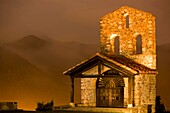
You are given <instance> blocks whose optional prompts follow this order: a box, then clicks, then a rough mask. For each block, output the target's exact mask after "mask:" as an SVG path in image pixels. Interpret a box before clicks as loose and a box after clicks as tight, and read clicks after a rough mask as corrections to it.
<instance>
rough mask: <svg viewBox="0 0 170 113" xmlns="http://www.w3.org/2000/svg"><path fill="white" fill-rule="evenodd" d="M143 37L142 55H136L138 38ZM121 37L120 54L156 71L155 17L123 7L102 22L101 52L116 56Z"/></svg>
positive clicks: (104, 17) (106, 16)
mask: <svg viewBox="0 0 170 113" xmlns="http://www.w3.org/2000/svg"><path fill="white" fill-rule="evenodd" d="M139 35H141V37H142V54H138V55H136V37H137V36H139ZM115 37H119V43H120V44H119V45H120V47H119V48H120V51H119V52H120V54H121V55H125V56H127V57H130V58H132V59H133V60H135V61H137V62H139V63H142V64H144V65H146V66H147V67H150V68H152V69H156V38H155V17H154V16H153V15H152V14H151V13H147V12H143V11H141V10H137V9H134V8H130V7H127V6H123V7H121V8H120V9H118V10H116V11H114V12H112V13H109V14H107V15H105V16H103V17H102V18H101V21H100V42H101V52H102V53H104V54H108V55H113V54H114V50H115V47H114V38H115Z"/></svg>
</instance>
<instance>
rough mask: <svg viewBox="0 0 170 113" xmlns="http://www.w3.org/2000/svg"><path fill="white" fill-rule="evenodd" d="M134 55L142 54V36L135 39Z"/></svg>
mask: <svg viewBox="0 0 170 113" xmlns="http://www.w3.org/2000/svg"><path fill="white" fill-rule="evenodd" d="M136 54H142V36H141V35H138V36H137V37H136Z"/></svg>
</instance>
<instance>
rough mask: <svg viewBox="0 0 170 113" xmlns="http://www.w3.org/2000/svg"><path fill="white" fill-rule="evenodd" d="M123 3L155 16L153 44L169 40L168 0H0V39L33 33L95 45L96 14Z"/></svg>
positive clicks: (96, 40) (20, 36)
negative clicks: (155, 38)
mask: <svg viewBox="0 0 170 113" xmlns="http://www.w3.org/2000/svg"><path fill="white" fill-rule="evenodd" d="M124 5H126V6H130V7H133V8H137V9H140V10H143V11H146V12H150V13H152V14H153V15H155V16H156V26H157V44H164V43H170V38H169V35H170V32H169V25H170V21H169V18H170V7H169V5H170V0H0V42H1V43H4V42H9V41H14V40H17V39H20V38H22V37H24V36H27V35H32V34H33V35H38V36H40V37H48V38H52V39H55V40H58V41H64V42H67V41H76V42H82V43H92V44H93V43H95V44H96V43H99V39H100V36H99V30H100V29H99V28H100V27H99V21H100V17H102V16H104V15H106V14H107V13H109V12H113V11H114V10H116V9H118V8H120V7H121V6H124Z"/></svg>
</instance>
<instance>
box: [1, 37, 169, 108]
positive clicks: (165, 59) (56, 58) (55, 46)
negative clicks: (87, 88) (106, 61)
mask: <svg viewBox="0 0 170 113" xmlns="http://www.w3.org/2000/svg"><path fill="white" fill-rule="evenodd" d="M4 47H5V48H6V49H4V48H3V51H8V52H7V53H6V54H7V55H6V56H7V57H4V59H3V60H2V59H1V60H2V61H4V62H6V65H4V64H0V65H1V67H3V66H4V67H5V68H7V67H8V66H11V68H12V67H13V68H17V67H18V66H15V65H14V66H13V65H11V62H14V61H15V63H14V64H18V63H19V62H20V60H21V59H22V60H24V61H25V62H27V63H26V64H27V65H28V64H29V65H30V67H31V70H33V69H34V68H35V70H36V73H39V74H36V73H35V72H34V73H33V72H31V73H27V72H24V71H23V72H22V71H18V72H20V73H21V74H20V75H22V76H23V78H24V79H23V81H24V83H26V84H25V85H23V86H22V87H21V86H20V84H19V82H16V81H14V80H13V82H15V83H16V84H17V85H16V88H18V89H19V88H23V89H21V91H24V90H25V89H30V86H29V84H32V87H33V90H31V89H30V90H31V91H33V92H37V89H36V88H37V87H39V90H38V92H37V93H31V92H30V93H29V95H27V100H31V101H32V102H30V101H28V103H34V107H33V105H32V108H35V106H36V105H35V103H36V102H37V99H35V98H34V99H33V98H32V97H33V96H34V95H35V96H36V98H38V97H39V98H40V101H44V100H47V99H49V97H48V98H47V97H46V95H48V96H50V97H51V96H53V99H54V100H55V104H65V103H68V102H69V96H70V79H69V77H67V76H64V75H63V74H62V73H63V71H65V70H67V69H68V68H70V67H72V66H74V65H76V64H77V63H80V62H81V61H82V60H84V59H86V58H88V57H90V56H92V55H93V54H94V53H96V52H99V47H100V46H99V45H97V44H96V45H95V44H94V45H90V44H82V43H78V42H60V41H55V40H52V39H47V38H42V37H38V36H35V35H29V36H26V37H23V38H21V39H20V40H17V41H15V42H12V43H9V44H7V45H5V46H4ZM169 51H170V44H163V45H158V46H157V70H158V72H159V74H158V75H157V94H158V95H160V96H161V98H162V101H163V103H164V104H165V105H166V107H167V108H170V98H169V95H170V91H169V89H168V86H169V79H170V75H169V74H170V73H169V66H170V59H169V58H170V53H169ZM8 53H11V54H15V56H17V57H18V58H19V59H20V60H15V57H11V56H10V55H8ZM8 57H10V58H8ZM19 64H20V63H19ZM26 64H21V67H22V65H26ZM19 69H20V68H17V69H13V70H15V71H13V72H12V73H13V74H14V73H17V72H16V70H19ZM21 69H22V68H21ZM24 70H26V69H25V68H24ZM42 70H43V71H42ZM37 71H38V72H37ZM13 74H11V75H10V76H12V75H13ZM2 75H3V74H2ZM14 75H16V74H14ZM20 75H16V78H17V80H18V81H20V80H22V78H20V77H22V76H20ZM5 76H7V75H6V74H5V72H4V78H3V80H1V81H3V82H4V83H5V81H6V79H7V78H6V77H5ZM27 76H28V77H27ZM34 77H36V79H38V80H39V81H41V82H38V83H39V84H38V83H36V82H35V81H34ZM13 78H14V77H13ZM41 79H43V80H48V82H47V83H46V82H42V80H41ZM31 80H32V81H31ZM3 82H0V84H2V83H3ZM27 84H28V85H27ZM6 85H7V83H6ZM11 85H12V83H11ZM34 85H35V87H34ZM37 85H39V86H37ZM40 87H41V88H42V87H46V88H47V89H46V90H45V92H46V93H44V90H43V88H42V89H41V88H40ZM48 88H50V89H48ZM14 89H15V88H14ZM11 90H12V88H11ZM27 91H29V90H27ZM4 92H5V89H4ZM47 93H48V94H47ZM4 94H5V93H4ZM26 94H27V93H26ZM26 94H23V95H24V96H25V95H26ZM62 94H63V95H62ZM9 97H10V96H9ZM42 97H44V98H42ZM75 97H76V100H75V101H76V102H80V80H79V79H76V84H75ZM20 98H21V97H20ZM20 98H19V97H17V99H18V100H19V99H20ZM31 98H32V99H31ZM48 101H50V100H48ZM19 104H20V105H22V106H25V105H27V104H25V103H24V102H23V101H19ZM24 108H28V107H27V106H26V107H24Z"/></svg>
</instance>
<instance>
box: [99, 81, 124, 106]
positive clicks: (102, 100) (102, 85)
mask: <svg viewBox="0 0 170 113" xmlns="http://www.w3.org/2000/svg"><path fill="white" fill-rule="evenodd" d="M96 85H97V86H98V87H96V106H98V107H123V104H124V88H123V87H116V86H115V85H114V83H113V81H109V79H108V80H100V82H98V84H96Z"/></svg>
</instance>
